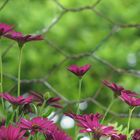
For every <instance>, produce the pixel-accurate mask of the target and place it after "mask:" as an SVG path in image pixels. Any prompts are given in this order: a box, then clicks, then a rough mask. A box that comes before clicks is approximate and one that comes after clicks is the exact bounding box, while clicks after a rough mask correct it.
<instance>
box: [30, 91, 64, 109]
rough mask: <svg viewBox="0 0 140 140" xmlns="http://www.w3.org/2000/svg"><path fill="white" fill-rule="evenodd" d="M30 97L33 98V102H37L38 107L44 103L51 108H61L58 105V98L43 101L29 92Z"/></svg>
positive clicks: (37, 95) (38, 95)
mask: <svg viewBox="0 0 140 140" xmlns="http://www.w3.org/2000/svg"><path fill="white" fill-rule="evenodd" d="M30 94H31V96H32V97H33V101H34V102H37V104H38V105H42V104H43V103H44V101H46V105H49V106H53V107H56V108H62V106H61V105H60V104H59V101H60V100H61V98H59V97H51V98H48V99H46V100H45V98H44V97H43V96H42V95H41V94H39V93H36V92H34V91H30Z"/></svg>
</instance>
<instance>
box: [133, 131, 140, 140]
mask: <svg viewBox="0 0 140 140" xmlns="http://www.w3.org/2000/svg"><path fill="white" fill-rule="evenodd" d="M131 140H140V129H136V130H135V131H134V134H133V135H132V138H131Z"/></svg>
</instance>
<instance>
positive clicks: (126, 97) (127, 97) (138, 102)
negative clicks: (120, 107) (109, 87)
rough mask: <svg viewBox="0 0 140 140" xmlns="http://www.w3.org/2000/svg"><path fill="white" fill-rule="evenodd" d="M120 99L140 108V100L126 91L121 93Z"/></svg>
mask: <svg viewBox="0 0 140 140" xmlns="http://www.w3.org/2000/svg"><path fill="white" fill-rule="evenodd" d="M120 98H121V100H122V101H124V102H126V103H127V104H128V105H129V106H140V98H138V97H136V96H130V95H129V94H127V91H125V90H124V91H122V92H121V96H120Z"/></svg>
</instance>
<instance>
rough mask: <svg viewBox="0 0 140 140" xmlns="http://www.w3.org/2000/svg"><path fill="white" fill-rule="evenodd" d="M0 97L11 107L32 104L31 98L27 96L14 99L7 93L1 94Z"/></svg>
mask: <svg viewBox="0 0 140 140" xmlns="http://www.w3.org/2000/svg"><path fill="white" fill-rule="evenodd" d="M0 97H1V98H3V99H5V100H6V101H8V102H10V103H11V104H13V105H27V104H30V103H32V99H33V98H32V96H28V97H27V98H25V97H23V96H19V97H14V96H11V95H10V94H9V93H2V94H0Z"/></svg>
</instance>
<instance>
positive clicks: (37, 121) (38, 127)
mask: <svg viewBox="0 0 140 140" xmlns="http://www.w3.org/2000/svg"><path fill="white" fill-rule="evenodd" d="M19 127H20V128H21V129H22V130H30V131H31V134H32V135H34V134H35V133H37V132H41V133H46V132H51V130H55V129H57V127H56V126H55V125H54V124H53V122H52V121H50V120H48V119H47V118H42V117H35V118H33V119H32V120H27V119H23V118H22V119H21V120H20V124H19Z"/></svg>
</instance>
